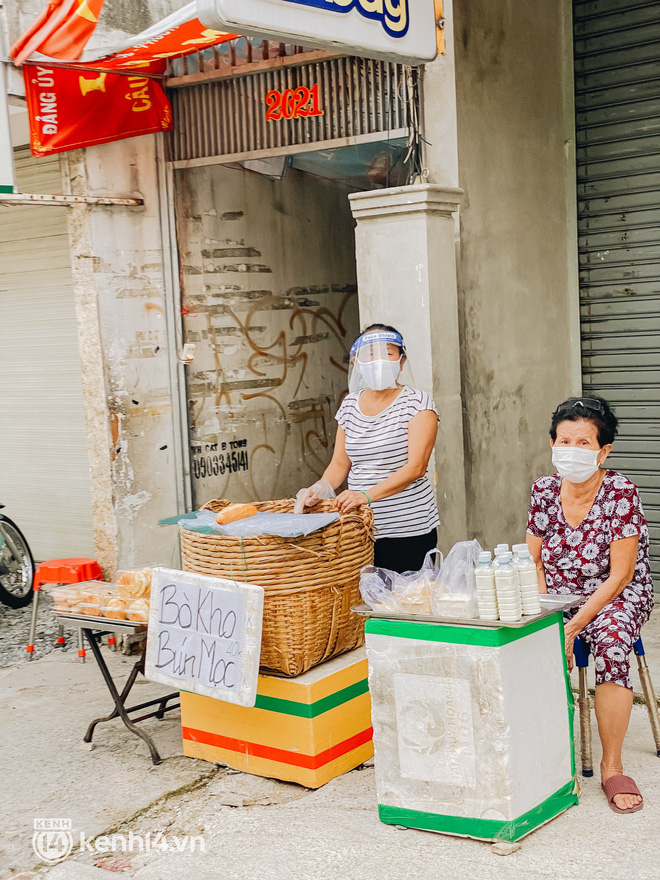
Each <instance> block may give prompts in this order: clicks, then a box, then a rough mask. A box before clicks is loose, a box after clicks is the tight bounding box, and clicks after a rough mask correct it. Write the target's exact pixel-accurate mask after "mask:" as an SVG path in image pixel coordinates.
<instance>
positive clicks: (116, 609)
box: [101, 598, 126, 620]
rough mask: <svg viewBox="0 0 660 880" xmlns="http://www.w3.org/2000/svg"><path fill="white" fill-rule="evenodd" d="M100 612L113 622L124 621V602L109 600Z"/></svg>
mask: <svg viewBox="0 0 660 880" xmlns="http://www.w3.org/2000/svg"><path fill="white" fill-rule="evenodd" d="M101 611H102V613H103V616H104V617H111V618H113V619H114V620H126V602H124V600H123V599H119V598H117V599H110V601H109V602H108V604H107V605H106V606H105V607H104V608H102V609H101Z"/></svg>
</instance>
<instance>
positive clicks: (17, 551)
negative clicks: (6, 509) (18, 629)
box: [0, 515, 34, 608]
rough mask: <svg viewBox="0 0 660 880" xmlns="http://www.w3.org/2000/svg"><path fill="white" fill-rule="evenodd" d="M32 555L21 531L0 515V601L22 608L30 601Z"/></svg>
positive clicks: (32, 580) (32, 576) (12, 606)
mask: <svg viewBox="0 0 660 880" xmlns="http://www.w3.org/2000/svg"><path fill="white" fill-rule="evenodd" d="M33 584H34V559H33V558H32V553H31V552H30V548H29V546H28V542H27V541H26V540H25V538H24V537H23V533H22V532H21V530H20V529H19V527H18V526H17V525H16V523H14V522H12V521H11V520H10V519H9V518H8V517H6V516H4V515H2V516H0V602H4V604H5V605H8V606H9V607H10V608H24V607H25V606H26V605H29V604H30V602H31V601H32V585H33Z"/></svg>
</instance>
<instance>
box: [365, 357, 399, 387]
mask: <svg viewBox="0 0 660 880" xmlns="http://www.w3.org/2000/svg"><path fill="white" fill-rule="evenodd" d="M400 372H401V358H399V360H398V361H389V360H388V361H368V362H367V363H366V364H362V363H361V364H360V375H361V376H362V378H363V379H364V384H365V385H366V386H367V388H371V389H372V390H373V391H384V390H385V389H386V388H394V387H395V386H396V380H397V378H398V376H399V373H400Z"/></svg>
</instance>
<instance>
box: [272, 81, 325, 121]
mask: <svg viewBox="0 0 660 880" xmlns="http://www.w3.org/2000/svg"><path fill="white" fill-rule="evenodd" d="M301 116H302V117H305V116H323V110H321V108H320V106H319V84H318V83H315V84H314V85H313V86H312V87H311V89H308V88H307V86H298V88H297V89H285V90H284V91H283V92H280V91H279V90H278V89H273V90H272V91H271V92H267V93H266V120H267V121H268V122H275V121H276V120H278V119H298V118H300V117H301Z"/></svg>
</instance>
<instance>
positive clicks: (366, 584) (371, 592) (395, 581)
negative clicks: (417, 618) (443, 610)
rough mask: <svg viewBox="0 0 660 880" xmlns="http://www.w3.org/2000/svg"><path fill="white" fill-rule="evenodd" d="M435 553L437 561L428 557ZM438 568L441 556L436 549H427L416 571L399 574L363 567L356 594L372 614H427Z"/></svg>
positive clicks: (430, 607)
mask: <svg viewBox="0 0 660 880" xmlns="http://www.w3.org/2000/svg"><path fill="white" fill-rule="evenodd" d="M436 554H437V556H438V561H437V562H435V561H434V560H433V558H432V557H433V556H435V555H436ZM441 567H442V553H440V551H439V550H430V551H429V552H428V553H427V554H426V558H425V559H424V565H423V566H422V568H421V569H420V570H419V571H405V572H403V574H399V572H396V571H390V570H389V569H386V568H376V567H375V566H373V565H367V566H365V567H364V568H363V569H362V572H361V574H360V593H361V595H362V598H363V600H364V602H365V604H367V605H368V606H369V607H370V608H371V610H372V611H379V612H381V613H387V612H394V613H395V614H428V615H431V614H432V613H433V610H432V606H431V602H432V595H433V588H434V585H435V582H436V580H437V578H438V577H439V575H440V571H441Z"/></svg>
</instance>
